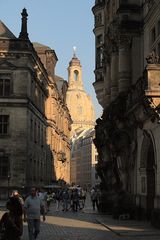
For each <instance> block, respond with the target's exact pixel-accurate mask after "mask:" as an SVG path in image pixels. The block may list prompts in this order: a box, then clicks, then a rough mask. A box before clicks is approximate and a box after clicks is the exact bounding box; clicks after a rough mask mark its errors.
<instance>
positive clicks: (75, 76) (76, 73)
mask: <svg viewBox="0 0 160 240" xmlns="http://www.w3.org/2000/svg"><path fill="white" fill-rule="evenodd" d="M78 75H79V72H78V71H77V70H75V71H74V80H75V81H77V80H78Z"/></svg>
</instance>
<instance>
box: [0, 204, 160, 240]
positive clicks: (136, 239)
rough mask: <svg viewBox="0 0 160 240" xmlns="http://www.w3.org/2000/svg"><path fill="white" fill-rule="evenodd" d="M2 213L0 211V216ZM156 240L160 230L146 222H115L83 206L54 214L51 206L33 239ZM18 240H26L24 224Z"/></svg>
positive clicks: (54, 211) (53, 207) (158, 237)
mask: <svg viewBox="0 0 160 240" xmlns="http://www.w3.org/2000/svg"><path fill="white" fill-rule="evenodd" d="M2 213H3V212H2V211H1V212H0V215H1V214H2ZM73 239H74V240H91V239H93V240H111V239H112V240H120V239H121V240H122V239H123V240H158V239H160V230H157V229H154V228H152V227H151V226H150V224H149V223H148V222H138V221H131V220H128V221H119V220H114V219H112V218H111V216H108V215H100V214H98V213H97V212H96V211H92V209H91V207H90V206H87V207H86V208H85V209H84V210H83V211H79V212H71V211H68V212H63V211H62V210H60V211H56V210H55V204H52V205H51V209H50V211H49V213H48V214H47V216H46V222H44V223H43V222H42V223H41V233H40V235H39V236H38V238H37V240H73ZM22 240H28V231H27V225H26V224H24V234H23V237H22Z"/></svg>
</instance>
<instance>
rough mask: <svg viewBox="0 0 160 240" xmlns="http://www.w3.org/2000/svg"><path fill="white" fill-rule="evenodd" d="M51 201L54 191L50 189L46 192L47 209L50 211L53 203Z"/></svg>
mask: <svg viewBox="0 0 160 240" xmlns="http://www.w3.org/2000/svg"><path fill="white" fill-rule="evenodd" d="M51 201H52V193H51V191H50V190H49V191H48V192H47V194H46V211H47V212H49V210H50V209H49V208H50V205H51Z"/></svg>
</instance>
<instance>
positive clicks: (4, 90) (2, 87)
mask: <svg viewBox="0 0 160 240" xmlns="http://www.w3.org/2000/svg"><path fill="white" fill-rule="evenodd" d="M10 91H11V86H10V79H6V78H1V79H0V96H1V97H7V96H9V95H10Z"/></svg>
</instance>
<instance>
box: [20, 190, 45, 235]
mask: <svg viewBox="0 0 160 240" xmlns="http://www.w3.org/2000/svg"><path fill="white" fill-rule="evenodd" d="M41 214H42V215H43V221H45V209H44V203H43V201H42V200H41V199H40V198H39V197H38V195H37V190H36V188H35V187H32V188H31V192H30V195H29V196H28V197H27V198H26V200H25V202H24V222H26V221H27V223H28V233H29V240H34V239H36V238H37V236H38V234H39V232H40V216H41Z"/></svg>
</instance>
